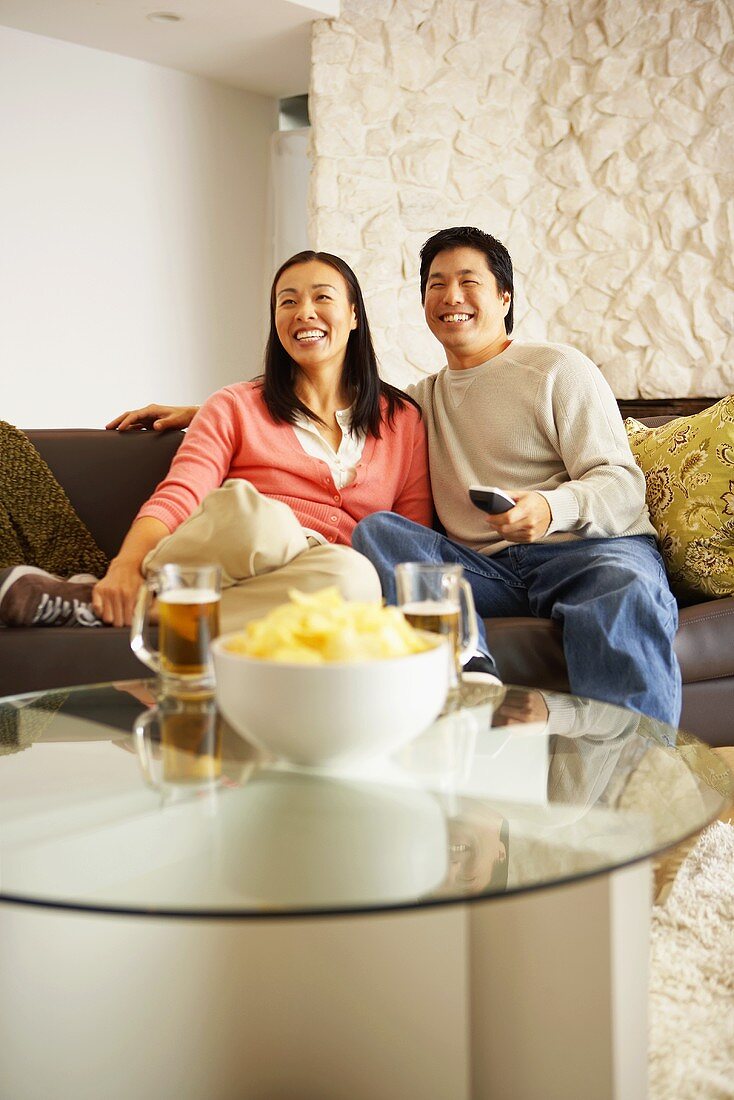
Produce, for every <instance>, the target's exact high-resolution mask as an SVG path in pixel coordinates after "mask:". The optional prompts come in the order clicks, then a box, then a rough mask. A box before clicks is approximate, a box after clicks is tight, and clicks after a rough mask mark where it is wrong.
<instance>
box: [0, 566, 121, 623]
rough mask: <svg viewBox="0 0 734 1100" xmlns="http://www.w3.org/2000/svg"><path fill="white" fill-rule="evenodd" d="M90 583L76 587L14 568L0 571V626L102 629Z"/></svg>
mask: <svg viewBox="0 0 734 1100" xmlns="http://www.w3.org/2000/svg"><path fill="white" fill-rule="evenodd" d="M93 587H94V586H93V585H92V584H90V583H85V584H75V583H74V582H72V581H64V580H62V579H61V578H60V577H55V576H54V575H53V573H46V572H45V570H43V569H36V568H34V567H33V566H32V565H16V566H14V567H13V568H11V569H3V570H0V623H1V624H2V625H3V626H101V625H102V620H101V619H99V618H98V617H97V615H96V614H95V613H94V611H93V610H92V588H93Z"/></svg>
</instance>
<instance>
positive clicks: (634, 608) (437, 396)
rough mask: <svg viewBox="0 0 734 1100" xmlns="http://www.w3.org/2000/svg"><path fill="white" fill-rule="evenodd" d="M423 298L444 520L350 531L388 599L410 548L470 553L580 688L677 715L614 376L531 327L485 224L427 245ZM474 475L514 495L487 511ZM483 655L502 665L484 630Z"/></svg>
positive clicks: (667, 635)
mask: <svg viewBox="0 0 734 1100" xmlns="http://www.w3.org/2000/svg"><path fill="white" fill-rule="evenodd" d="M420 275H421V300H422V302H423V305H424V310H425V317H426V321H427V323H428V326H429V328H430V329H431V331H432V332H433V334H434V336H436V338H437V339H438V340H439V341H440V342H441V344H442V345H443V347H444V350H445V351H446V359H447V364H446V366H445V367H444V368H443V369H442V370H440V371H439V372H438V373H437V374H435V375H433V376H431V377H429V378H425V379H423V380H422V381H420V382H418V383H417V384H416V385H414V386H411V387H409V392H410V394H411V396H412V397H414V398H415V399H416V400H417V401H418V403H419V404H420V406H421V408H422V411H423V417H424V419H425V422H426V427H427V431H428V447H429V462H430V471H431V483H432V488H433V497H434V503H435V507H436V513H437V515H438V518H439V520H440V522H441V525H442V527H443V529H444V531H445V534H443V535H442V534H439V533H438V532H436V531H434V530H431V529H429V528H426V527H422V526H421V525H420V524H416V523H411V522H410V521H409V520H406V519H403V518H402V517H400V516H397V515H395V514H394V513H392V512H378V513H376V514H374V515H372V516H368V517H367V518H366V519H363V520H362V521H361V522H360V523H359V524H358V525H357V527H356V529H355V532H354V536H353V542H352V545H353V546H354V548H355V549H357V550H359V551H360V552H361V553H362V554H364V555H365V556H366V557H368V558H369V559H370V560H371V561H372V563H373V565H374V566H375V568H376V569H377V572H378V574H379V576H380V581H381V584H382V589H383V592H384V594H385V596H386V597H387V599H388V601H389V602H395V599H396V593H395V579H394V567H395V565H396V564H397V563H398V562H401V561H426V562H441V561H444V562H456V563H458V564H460V565H462V566H463V567H464V572H465V575H466V577H467V579H468V581H469V583H470V585H471V587H472V591H473V594H474V601H475V603H476V606H477V611H478V613H479V615H480V616H481V617H482V618H489V617H492V616H516V615H534V616H538V617H540V618H549V619H553V620H554V621H555V622H557V623H558V624H559V626H560V627H561V629H562V631H563V646H564V652H565V656H566V664H567V667H568V677H569V683H570V685H571V690H572V691H573V692H574V693H575V694H577V695H581V696H587V697H589V698H593V699H599V700H602V701H605V702H610V703H617V704H619V705H622V706H626V707H629V708H631V709H632V710H636V711H639V712H641V713H643V714H648V715H650V716H651V717H654V718H659V719H661V720H662V721H666V722H669V723H670V724H671V725H676V724H677V721H678V717H679V714H680V705H681V677H680V669H679V667H678V662H677V660H676V658H675V654H674V652H673V639H674V637H675V631H676V628H677V624H678V612H677V605H676V602H675V599H674V597H673V595H672V593H671V592H670V589H669V587H668V583H667V580H666V576H665V569H664V566H663V562H662V559H661V557H660V554H659V552H658V550H657V545H656V540H655V531H654V528H653V527H652V524H651V523H650V520H649V517H648V514H647V509H646V506H645V480H644V477H643V475H642V473H641V472H640V470H639V469H638V467H637V466H636V464H635V462H634V459H633V457H632V454H631V452H630V449H629V445H628V443H627V438H626V435H625V431H624V425H623V424H622V420H621V417H620V415H619V411H618V408H617V404H616V401H615V399H614V396H613V394H612V392H611V389H610V388H609V386H608V385H607V383H606V381H605V380H604V378H603V376H602V374H601V372H600V371H599V370H598V368H597V367H596V366H595V365H594V364H593V363H592V362H591V360H590V359H588V358H587V357H586V356H585V355H583V354H582V353H581V352H580V351H578V350H577V349H575V348H572V347H568V346H566V345H562V344H547V343H522V342H520V341H515V340H511V339H510V334H511V333H512V329H513V294H514V283H513V271H512V260H511V259H510V255H509V253H508V251H507V249H506V248H505V247H504V245H502V244H501V243H500V242H499V241H498V240H496V239H495V238H494V237H492V236H490V235H489V234H488V233H484V232H482V231H481V230H479V229H474V228H469V227H462V228H453V229H444V230H441V231H440V232H439V233H436V234H435V235H434V236H432V237H431V238H430V239H429V240H428V241H426V243H425V244H424V246H423V248H422V249H421V269H420ZM195 411H196V410H195V409H170V408H166V407H163V406H155V405H151V406H148V407H147V408H145V409H140V410H135V411H134V412H130V413H126V414H123V416H121V417H118V418H117V419H116V420H115V421H113V422H112V424H110V425H108V426H109V427H118V428H120V427H121V428H123V429H126V428H129V427H135V426H140V425H145V426H148V427H151V426H152V427H154V428H156V429H159V430H162V429H166V428H173V427H185V426H186V425H187V424H188V423H189V422H190V420H191V418H192V416H193V414H194V412H195ZM471 484H481V485H488V486H496V487H498V488H500V489H502V490H504V491H505V492H506V493H508V494H509V495H510V497H511V498H512V499H513V500H514V501H515V505H514V507H512V508H511V509H510V510H509V511H507V512H505V513H503V514H499V515H495V516H488V515H486V514H485V513H484V512H482V511H480V510H479V509H478V508H476V507H475V506H474V505H473V504H472V502H471V500H470V499H469V494H468V488H469V486H470V485H471ZM480 644H481V650H482V655H481V657H480V658H478V659H475V660H474V661H472V662H470V665H469V667H470V668H471V669H472V670H479V671H484V672H490V673H491V672H495V671H496V668H495V665H494V661H493V659H492V657H491V654H490V652H489V649H488V647H487V643H486V638H485V637H484V634H483V633H482V638H481V643H480Z"/></svg>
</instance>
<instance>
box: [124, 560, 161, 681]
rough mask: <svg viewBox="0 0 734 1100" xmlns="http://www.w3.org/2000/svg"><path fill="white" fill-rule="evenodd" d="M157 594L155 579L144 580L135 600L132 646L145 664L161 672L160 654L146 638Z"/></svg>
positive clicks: (131, 635) (154, 670)
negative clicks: (154, 598) (152, 648)
mask: <svg viewBox="0 0 734 1100" xmlns="http://www.w3.org/2000/svg"><path fill="white" fill-rule="evenodd" d="M155 594H156V583H155V580H150V581H143V583H142V585H141V588H140V591H139V592H138V598H137V600H136V601H135V610H134V611H133V619H132V623H131V625H130V648H131V649H132V651H133V653H134V654H135V656H136V657H137V658H138V659H139V660H140V661H142V662H143V664H144V665H147V666H148V668H150V669H152V671H153V672H156V673H159V674H160V671H161V657H160V654H159V653H155V652H154V651H153V650H151V649H149V648H148V644H147V641H146V638H145V633H146V627H147V625H148V612H149V610H150V605H151V603H152V600H153V597H154V596H155Z"/></svg>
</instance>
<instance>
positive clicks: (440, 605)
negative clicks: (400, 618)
mask: <svg viewBox="0 0 734 1100" xmlns="http://www.w3.org/2000/svg"><path fill="white" fill-rule="evenodd" d="M463 572H464V569H463V566H461V565H446V564H444V563H440V564H438V565H427V564H425V563H423V562H415V561H406V562H401V563H400V565H396V566H395V579H396V582H397V590H398V607H399V608H400V609H401V611H402V612H403V614H404V615H405V618H406V619H407V620H408V622H409V623H411V625H412V626H414V627H416V628H417V629H418V630H428V631H430V632H431V633H433V634H441V635H442V636H443V637H445V638H448V640H449V649H450V653H451V661H450V664H451V667H450V671H449V691H450V692H451V691H453V692H456V691H457V690H458V688H459V685H460V683H461V666H462V665H463V664H464V662H465V661H468V659H469V658H470V657H471V656H472V654H473V653H475V651H476V648H477V640H478V633H477V613H476V611H475V609H474V598H473V596H472V591H471V588H470V587H469V583H468V582H467V581H465V580H464V577H463Z"/></svg>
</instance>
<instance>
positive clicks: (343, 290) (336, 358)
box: [275, 260, 357, 370]
mask: <svg viewBox="0 0 734 1100" xmlns="http://www.w3.org/2000/svg"><path fill="white" fill-rule="evenodd" d="M356 327H357V316H356V313H355V311H354V306H353V305H352V303H351V302H350V301H349V295H348V293H347V284H346V283H345V281H344V279H343V277H342V276H341V274H340V273H339V272H338V271H336V270H335V269H334V268H333V267H331V266H330V265H329V264H324V263H321V261H320V260H310V261H309V262H308V263H304V264H295V265H294V266H293V267H289V268H287V269H286V270H285V271H284V272H283V273H282V274H281V276H280V278H279V279H278V282H277V283H276V285H275V328H276V331H277V333H278V338H279V339H280V342H281V344H282V345H283V347H284V348H285V350H286V351H287V352H288V354H289V355H290V357H291V359H293V360H295V362H296V363H297V364H298V365H299V367H302V368H304V369H306V370H307V369H308V368H309V367H311V368H314V369H322V368H323V367H325V366H329V365H333V366H338V367H341V366H342V365H343V364H344V355H345V352H346V347H347V341H348V340H349V334H350V332H352V330H353V329H356Z"/></svg>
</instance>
